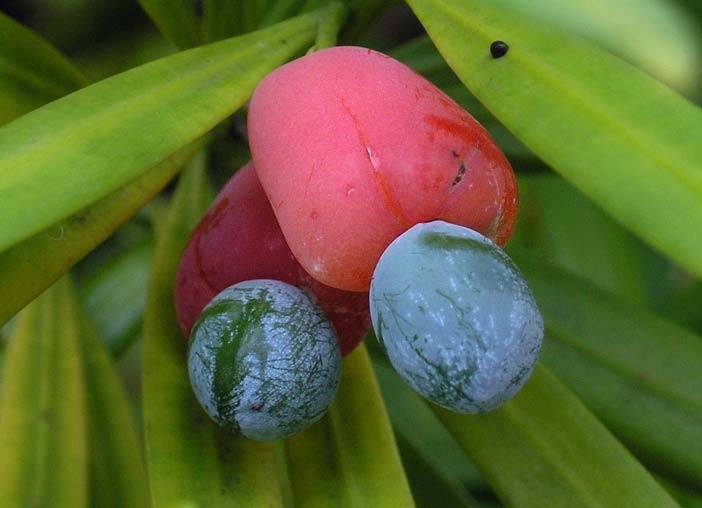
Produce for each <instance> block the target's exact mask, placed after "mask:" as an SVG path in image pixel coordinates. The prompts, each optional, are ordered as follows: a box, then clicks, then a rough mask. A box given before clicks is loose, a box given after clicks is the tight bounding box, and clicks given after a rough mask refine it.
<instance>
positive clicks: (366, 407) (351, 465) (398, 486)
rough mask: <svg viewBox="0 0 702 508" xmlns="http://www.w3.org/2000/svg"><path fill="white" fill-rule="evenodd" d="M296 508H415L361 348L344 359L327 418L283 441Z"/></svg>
mask: <svg viewBox="0 0 702 508" xmlns="http://www.w3.org/2000/svg"><path fill="white" fill-rule="evenodd" d="M286 450H287V455H288V464H289V466H290V470H289V474H290V481H291V485H292V490H293V499H294V501H295V506H296V507H301V508H302V507H304V508H312V507H319V508H326V507H328V506H339V507H344V508H364V507H369V506H373V507H377V508H383V507H388V508H395V507H400V506H401V507H403V508H405V507H407V508H411V507H412V506H414V502H413V500H412V494H411V492H410V489H409V484H408V483H407V478H406V477H405V473H404V470H403V468H402V462H401V460H400V456H399V453H398V451H397V445H396V444H395V438H394V435H393V433H392V428H391V426H390V421H389V419H388V415H387V413H386V410H385V405H384V404H383V399H382V396H381V394H380V389H379V387H378V382H377V380H376V379H375V374H374V373H373V368H372V365H371V363H370V359H369V358H368V353H367V352H366V349H365V346H363V345H360V346H359V347H358V348H356V350H355V351H354V352H353V353H351V354H350V355H348V356H347V357H346V358H345V359H344V364H343V372H342V379H341V385H340V387H339V393H338V394H337V397H336V401H335V402H334V404H333V405H332V407H331V408H330V410H329V413H327V415H325V416H324V418H323V419H322V420H320V421H319V422H317V423H316V424H315V425H313V426H312V427H310V428H309V429H307V430H306V431H304V432H301V433H300V434H298V435H296V436H293V437H291V438H289V439H288V440H287V441H286Z"/></svg>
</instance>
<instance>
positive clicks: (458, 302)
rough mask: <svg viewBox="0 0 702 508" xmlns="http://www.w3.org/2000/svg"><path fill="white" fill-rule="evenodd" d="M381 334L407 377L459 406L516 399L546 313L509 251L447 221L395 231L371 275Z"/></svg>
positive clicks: (463, 409)
mask: <svg viewBox="0 0 702 508" xmlns="http://www.w3.org/2000/svg"><path fill="white" fill-rule="evenodd" d="M370 311H371V318H372V321H373V328H374V330H375V333H376V335H377V337H378V339H379V340H380V342H381V343H382V344H383V345H384V347H385V350H386V351H387V354H388V357H389V358H390V362H391V363H392V365H393V367H394V368H395V370H396V371H397V372H398V373H399V374H400V376H401V377H402V378H403V379H404V380H405V381H406V382H407V383H408V384H409V385H410V386H411V387H412V388H413V389H414V390H415V391H417V392H418V393H420V394H421V395H423V396H424V397H426V398H427V399H429V400H431V401H432V402H434V403H436V404H438V405H440V406H443V407H445V408H447V409H451V410H453V411H457V412H460V413H482V412H486V411H490V410H492V409H494V408H496V407H497V406H499V405H501V404H502V403H504V402H506V401H507V400H508V399H510V398H511V397H512V396H513V395H514V394H515V393H516V392H517V391H518V390H519V389H520V388H521V387H522V385H523V384H524V383H525V382H526V380H527V378H528V377H529V375H530V374H531V371H532V370H533V368H534V365H535V363H536V360H537V357H538V355H539V351H540V349H541V343H542V340H543V319H542V317H541V313H540V312H539V309H538V307H537V304H536V301H535V300H534V297H533V295H532V293H531V291H530V289H529V288H528V287H527V285H526V282H525V281H524V279H523V277H522V275H521V274H520V272H519V270H518V269H517V268H516V266H515V265H514V264H513V263H512V261H511V260H510V259H509V257H508V256H507V255H506V254H505V253H504V252H503V251H502V250H501V249H500V248H499V247H497V246H496V245H495V244H494V243H492V241H490V240H489V239H488V238H486V237H484V236H482V235H481V234H479V233H477V232H475V231H473V230H471V229H468V228H465V227H462V226H456V225H454V224H449V223H447V222H442V221H435V222H430V223H426V224H418V225H416V226H414V227H412V228H410V229H409V230H408V231H406V232H405V233H403V234H402V235H400V236H399V237H398V238H396V239H395V240H394V241H393V242H392V243H391V244H390V245H389V246H388V248H387V249H386V250H385V252H384V253H383V255H382V256H381V257H380V260H379V261H378V265H377V266H376V268H375V271H374V273H373V279H372V281H371V286H370Z"/></svg>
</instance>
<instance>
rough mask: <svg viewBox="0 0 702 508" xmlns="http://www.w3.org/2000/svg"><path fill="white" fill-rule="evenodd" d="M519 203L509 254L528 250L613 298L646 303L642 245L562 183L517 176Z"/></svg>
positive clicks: (544, 177) (544, 176) (537, 176)
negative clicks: (594, 285) (614, 295)
mask: <svg viewBox="0 0 702 508" xmlns="http://www.w3.org/2000/svg"><path fill="white" fill-rule="evenodd" d="M519 201H520V210H519V220H518V222H517V227H516V228H515V231H514V233H513V234H512V238H511V239H510V243H509V247H508V251H510V252H511V250H512V249H514V248H515V247H522V248H525V249H528V250H529V251H532V252H534V253H537V254H538V255H539V256H540V257H541V258H543V259H544V260H548V261H549V262H551V263H552V264H555V265H558V266H560V267H562V268H564V269H566V270H568V271H570V272H571V273H574V274H577V275H579V276H581V277H583V278H585V279H587V280H588V281H590V282H593V283H595V284H597V285H598V286H600V287H602V288H604V289H607V290H608V291H610V292H612V293H615V294H619V295H621V296H623V297H625V298H628V299H629V300H631V301H635V302H639V303H645V302H646V301H647V293H648V290H647V288H646V272H645V270H644V254H645V252H644V249H643V245H642V244H641V243H640V242H639V241H637V239H636V238H634V237H633V236H632V235H631V234H630V233H629V232H628V231H626V230H625V229H624V228H622V227H621V226H620V225H619V224H617V223H616V222H614V221H613V220H612V219H611V218H610V217H609V216H607V215H606V214H605V213H603V212H602V210H600V209H599V208H598V207H596V206H595V205H593V203H592V202H591V201H590V200H588V199H587V198H586V197H585V196H583V195H582V194H581V193H580V192H578V191H577V190H576V189H574V188H573V187H572V186H571V185H569V184H568V183H567V182H566V181H564V180H563V179H562V178H560V177H558V176H557V175H553V174H531V175H521V176H520V178H519Z"/></svg>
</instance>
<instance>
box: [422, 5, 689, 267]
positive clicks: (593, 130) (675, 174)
mask: <svg viewBox="0 0 702 508" xmlns="http://www.w3.org/2000/svg"><path fill="white" fill-rule="evenodd" d="M409 3H410V5H411V6H412V8H413V9H414V11H415V13H416V14H417V15H418V17H419V18H420V20H421V21H422V23H423V24H424V26H425V27H426V28H427V31H428V32H429V35H430V36H431V37H432V39H433V40H434V42H435V43H436V45H437V47H438V48H439V51H441V53H442V54H443V55H444V57H445V58H446V60H447V62H448V63H449V65H450V66H451V67H452V68H453V69H454V71H455V72H456V74H457V75H458V76H459V77H460V78H461V80H462V81H463V82H464V83H465V84H466V86H468V88H469V89H470V90H471V91H472V92H473V93H474V94H475V96H476V97H478V99H480V101H481V102H483V103H484V104H485V105H486V106H487V107H488V108H489V109H490V111H491V112H492V113H493V114H494V115H495V117H496V118H498V119H499V120H500V121H501V122H502V123H504V125H506V126H507V127H508V128H509V129H510V130H511V131H512V132H513V133H514V134H515V135H516V136H517V137H518V138H519V139H520V140H521V141H523V142H524V143H525V144H526V145H527V146H528V147H529V148H530V149H531V150H533V151H534V153H536V154H537V155H538V156H539V157H541V158H542V159H543V160H544V161H545V162H546V163H547V164H549V165H550V166H551V167H553V168H554V169H555V170H557V171H558V172H560V173H561V174H563V176H565V177H566V178H567V179H568V180H570V181H571V182H572V183H574V184H575V185H576V186H577V187H578V188H580V190H582V191H583V192H584V193H585V194H586V195H588V196H589V197H590V198H592V199H593V201H595V202H596V203H598V204H599V205H600V206H602V208H604V209H605V210H606V211H607V212H608V213H610V214H612V215H613V216H614V217H615V218H616V219H617V220H619V221H620V222H622V223H623V224H624V225H626V226H627V227H628V228H629V229H631V230H632V231H634V232H635V233H637V234H638V235H640V236H641V237H642V238H644V239H646V240H647V241H648V242H650V243H651V244H652V245H654V246H655V247H656V248H658V249H660V250H661V251H663V252H665V253H666V254H667V255H668V256H670V257H672V258H673V259H675V260H676V261H677V262H678V263H680V264H681V265H683V266H684V267H686V268H688V269H689V270H691V271H692V272H694V273H696V274H697V275H698V276H701V275H702V256H700V255H699V253H700V252H701V251H702V235H698V234H692V233H693V232H696V231H698V230H699V225H700V224H702V171H701V170H700V168H702V150H700V149H699V132H700V130H702V111H700V110H699V108H696V107H695V106H694V105H693V104H691V103H689V102H688V101H686V100H685V99H683V98H682V97H680V96H679V95H677V94H676V93H674V92H673V91H671V90H669V89H668V88H666V87H665V86H663V85H661V84H660V83H659V82H657V81H655V80H654V79H653V78H651V77H649V76H647V75H646V74H644V73H643V72H640V71H638V70H637V69H635V68H633V67H631V66H629V65H628V64H626V63H624V62H623V61H621V60H619V59H618V58H616V57H614V56H612V55H610V54H609V53H607V52H605V51H604V50H600V49H598V48H597V47H595V46H593V45H590V44H588V43H586V42H584V41H582V40H580V39H577V38H575V37H573V36H568V35H562V34H559V33H557V32H554V31H552V30H551V31H549V30H547V29H545V28H543V27H540V26H539V25H537V24H534V23H529V22H528V21H526V20H524V19H521V18H520V17H518V16H516V15H514V14H513V13H510V12H509V11H505V10H499V9H497V8H495V7H494V6H493V4H492V3H489V2H480V1H477V0H422V1H419V0H409ZM495 40H503V41H506V42H507V43H508V44H509V46H510V50H509V52H508V53H507V54H506V55H505V56H503V57H502V58H500V59H493V58H492V57H491V55H490V50H489V47H490V44H491V43H492V42H493V41H495Z"/></svg>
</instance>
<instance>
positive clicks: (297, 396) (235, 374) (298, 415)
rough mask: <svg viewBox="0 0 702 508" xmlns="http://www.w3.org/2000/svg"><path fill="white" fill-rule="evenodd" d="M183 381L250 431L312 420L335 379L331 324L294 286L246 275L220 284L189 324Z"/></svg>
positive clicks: (268, 431) (265, 432) (264, 434)
mask: <svg viewBox="0 0 702 508" xmlns="http://www.w3.org/2000/svg"><path fill="white" fill-rule="evenodd" d="M188 372H189V375H190V383H191V385H192V387H193V391H194V392H195V396H196V398H197V400H198V401H199V402H200V405H201V406H202V407H203V409H204V410H205V412H206V413H207V414H208V415H209V416H210V417H211V418H212V419H213V420H214V421H215V422H217V423H218V424H220V425H221V426H223V427H225V428H227V429H228V430H230V431H232V432H237V433H241V434H243V435H244V436H246V437H248V438H250V439H256V440H273V439H281V438H284V437H288V436H291V435H293V434H295V433H297V432H300V431H301V430H303V429H305V428H306V427H308V426H310V425H311V424H312V423H314V422H315V421H317V420H319V419H320V418H321V417H322V415H323V414H324V413H325V412H326V411H327V409H328V408H329V405H330V404H331V403H332V401H333V399H334V396H335V395H336V391H337V388H338V386H339V379H340V375H341V354H340V352H339V346H338V343H337V340H336V335H335V333H334V329H333V327H332V325H331V323H330V322H329V319H328V318H327V316H326V315H325V314H324V312H323V311H322V310H321V309H320V308H319V307H318V306H317V304H316V303H314V302H313V301H312V300H311V298H310V297H309V296H308V295H307V294H305V293H303V292H302V291H300V290H299V289H297V288H296V287H294V286H291V285H289V284H285V283H283V282H279V281H274V280H253V281H246V282H241V283H239V284H234V285H233V286H230V287H229V288H227V289H225V290H224V291H222V292H221V293H219V294H218V295H217V296H215V297H214V298H213V299H212V301H211V302H210V303H209V304H208V305H207V306H206V307H205V308H204V310H203V311H202V314H201V315H200V318H199V319H198V321H197V322H196V323H195V325H194V326H193V330H192V334H191V343H190V349H189V352H188Z"/></svg>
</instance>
